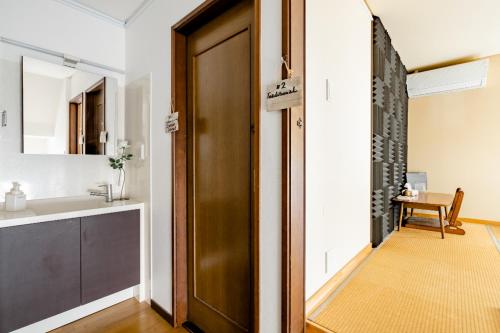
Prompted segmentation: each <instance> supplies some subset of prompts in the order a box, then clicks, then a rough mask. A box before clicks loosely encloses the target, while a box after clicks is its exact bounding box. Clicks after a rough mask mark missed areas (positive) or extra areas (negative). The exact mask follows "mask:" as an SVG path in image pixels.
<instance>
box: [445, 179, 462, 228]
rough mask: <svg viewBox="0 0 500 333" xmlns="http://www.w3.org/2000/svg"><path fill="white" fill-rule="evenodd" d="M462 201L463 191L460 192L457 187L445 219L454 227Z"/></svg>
mask: <svg viewBox="0 0 500 333" xmlns="http://www.w3.org/2000/svg"><path fill="white" fill-rule="evenodd" d="M463 200H464V191H462V189H461V188H460V187H459V188H457V191H456V192H455V198H454V199H453V204H452V205H451V209H450V213H449V214H448V217H447V220H448V222H449V223H450V224H451V225H455V222H456V221H457V218H458V214H459V213H460V207H462V201H463Z"/></svg>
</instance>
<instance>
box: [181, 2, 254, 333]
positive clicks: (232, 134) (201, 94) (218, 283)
mask: <svg viewBox="0 0 500 333" xmlns="http://www.w3.org/2000/svg"><path fill="white" fill-rule="evenodd" d="M252 17H253V12H252V6H251V3H250V2H248V3H242V4H240V5H238V6H237V7H234V8H233V9H231V10H229V11H228V12H226V13H224V14H223V15H221V16H219V17H217V18H216V19H214V20H212V21H210V22H209V23H207V24H206V25H204V26H203V27H202V28H200V29H199V30H197V31H196V32H194V33H192V34H191V35H189V36H188V45H187V46H188V59H187V60H188V78H189V79H188V320H189V321H190V322H192V323H194V324H195V325H196V326H198V327H199V328H201V329H202V330H203V331H205V332H207V333H212V332H213V333H224V332H231V333H233V332H246V331H249V329H250V311H251V294H250V292H251V282H252V281H251V252H250V251H251V238H250V237H251V220H252V214H251V207H252V202H251V200H252V195H251V194H252V193H251V184H252V175H251V170H252V168H251V165H252V164H251V163H252V146H251V145H252V140H251V136H252V133H251V131H252V90H251V89H252V88H251V87H252V75H251V63H252V62H251V61H252V53H251V51H252V50H251V38H252V33H251V30H250V24H251V21H252Z"/></svg>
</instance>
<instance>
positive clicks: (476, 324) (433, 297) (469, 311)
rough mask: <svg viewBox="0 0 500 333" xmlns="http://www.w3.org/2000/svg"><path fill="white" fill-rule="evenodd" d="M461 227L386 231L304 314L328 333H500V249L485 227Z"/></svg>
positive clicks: (475, 225)
mask: <svg viewBox="0 0 500 333" xmlns="http://www.w3.org/2000/svg"><path fill="white" fill-rule="evenodd" d="M463 227H464V229H465V230H466V234H465V236H459V235H452V234H446V238H445V239H444V240H443V239H441V237H440V234H439V233H436V232H429V231H424V230H415V229H407V228H403V229H402V231H401V232H394V233H393V235H392V236H391V237H390V238H389V239H388V240H387V241H386V242H385V243H384V244H383V245H382V246H381V247H380V248H379V249H378V250H376V251H374V252H373V253H372V255H371V256H370V257H369V258H368V259H367V261H366V262H365V263H364V264H363V266H362V267H361V268H360V269H359V271H358V272H356V273H355V275H354V276H353V277H352V278H351V279H350V281H349V282H348V283H346V284H345V286H344V287H343V289H341V290H340V291H338V292H336V293H335V294H334V295H332V297H331V298H330V299H329V300H328V301H327V303H326V304H325V305H323V306H322V307H321V308H320V309H319V310H318V311H317V312H316V313H314V314H313V316H312V317H311V318H309V319H310V320H312V321H313V322H315V323H316V324H318V325H320V326H323V327H325V328H327V329H329V330H331V331H333V332H336V333H347V332H363V333H364V332H391V333H392V332H394V333H396V332H408V333H410V332H426V333H430V332H442V333H449V332H450V333H451V332H453V333H457V332H461V333H465V332H471V333H472V332H474V333H475V332H478V333H479V332H480V333H488V332H492V333H498V332H500V253H499V252H498V251H497V249H496V247H495V245H494V242H493V239H492V238H491V236H490V233H489V232H488V230H487V227H486V226H484V225H479V224H464V226H463Z"/></svg>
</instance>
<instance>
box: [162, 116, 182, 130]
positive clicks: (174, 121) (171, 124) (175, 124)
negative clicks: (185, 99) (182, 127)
mask: <svg viewBox="0 0 500 333" xmlns="http://www.w3.org/2000/svg"><path fill="white" fill-rule="evenodd" d="M178 130H179V113H178V112H174V113H171V114H169V115H168V116H167V121H166V122H165V132H166V133H172V132H176V131H178Z"/></svg>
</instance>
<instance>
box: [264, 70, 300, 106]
mask: <svg viewBox="0 0 500 333" xmlns="http://www.w3.org/2000/svg"><path fill="white" fill-rule="evenodd" d="M266 100H267V111H276V110H283V109H288V108H291V107H294V106H300V105H302V78H301V77H300V76H297V77H293V78H291V79H286V80H281V81H277V82H275V83H273V84H270V85H268V86H267V98H266Z"/></svg>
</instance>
